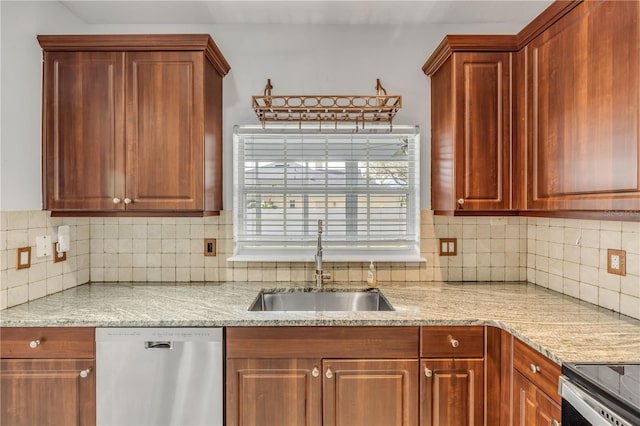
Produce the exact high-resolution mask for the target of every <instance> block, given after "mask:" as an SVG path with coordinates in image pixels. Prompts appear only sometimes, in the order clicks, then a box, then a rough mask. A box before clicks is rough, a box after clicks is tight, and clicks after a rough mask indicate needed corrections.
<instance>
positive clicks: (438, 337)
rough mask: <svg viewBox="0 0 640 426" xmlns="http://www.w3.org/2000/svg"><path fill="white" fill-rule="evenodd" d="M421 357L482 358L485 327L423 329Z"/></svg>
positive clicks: (421, 333)
mask: <svg viewBox="0 0 640 426" xmlns="http://www.w3.org/2000/svg"><path fill="white" fill-rule="evenodd" d="M420 335H421V336H420V337H421V339H420V356H421V357H429V358H451V357H454V358H455V357H465V358H482V357H483V356H484V327H446V326H445V327H422V328H421V331H420Z"/></svg>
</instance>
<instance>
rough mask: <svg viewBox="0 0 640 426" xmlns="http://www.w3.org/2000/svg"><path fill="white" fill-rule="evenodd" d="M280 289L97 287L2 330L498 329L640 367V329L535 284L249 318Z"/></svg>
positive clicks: (28, 312) (550, 351) (450, 290)
mask: <svg viewBox="0 0 640 426" xmlns="http://www.w3.org/2000/svg"><path fill="white" fill-rule="evenodd" d="M288 284H289V283H287V287H291V286H290V285H288ZM276 287H284V285H278V283H235V282H228V283H215V284H214V283H208V284H194V283H185V284H173V283H172V284H171V285H167V284H166V283H164V284H162V283H157V284H151V283H149V284H146V283H144V284H133V285H132V284H102V283H93V284H90V285H89V284H86V285H82V286H79V287H76V288H73V289H70V290H66V291H63V292H61V293H56V294H53V295H50V296H47V297H44V298H42V299H38V300H35V301H33V302H29V303H25V304H23V305H19V306H15V307H12V308H9V309H7V310H3V311H0V326H2V327H54V326H58V327H60V326H67V327H72V326H87V327H216V326H318V325H323V326H388V325H393V326H403V325H404V326H407V325H491V326H497V327H500V328H502V329H504V330H507V331H509V332H511V333H512V334H513V335H514V336H516V337H518V338H519V339H521V340H523V341H524V342H526V343H528V344H529V345H530V346H532V347H533V348H534V349H537V350H538V351H540V352H541V353H543V354H545V355H547V356H548V357H550V358H551V359H553V360H554V361H555V362H557V363H559V364H560V363H562V362H563V361H566V362H577V361H583V362H585V361H617V362H622V361H640V321H639V320H636V319H633V318H630V317H627V316H624V315H619V314H617V313H614V312H612V311H609V310H606V309H602V308H598V307H597V306H595V305H591V304H589V303H586V302H582V301H579V300H577V299H574V298H571V297H569V296H565V295H562V294H559V293H556V292H554V291H550V290H546V289H544V288H542V287H539V286H535V285H533V284H526V283H438V282H435V283H434V282H429V283H404V284H397V283H394V284H390V285H382V284H381V285H380V286H379V288H380V289H381V290H382V292H383V294H384V296H385V297H386V298H387V299H388V300H389V301H390V302H391V304H392V305H393V307H394V308H395V311H392V312H249V311H248V310H247V308H248V307H249V305H250V304H251V302H252V301H253V300H254V299H255V297H256V295H257V293H258V291H259V290H260V289H261V288H276ZM298 287H302V285H300V286H298ZM327 287H331V288H336V289H345V288H365V287H366V286H365V285H363V286H360V287H357V286H353V285H348V286H347V285H343V286H341V285H331V286H327Z"/></svg>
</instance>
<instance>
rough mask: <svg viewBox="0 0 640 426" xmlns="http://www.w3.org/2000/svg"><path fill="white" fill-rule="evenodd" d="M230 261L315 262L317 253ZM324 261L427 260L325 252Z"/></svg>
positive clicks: (243, 256)
mask: <svg viewBox="0 0 640 426" xmlns="http://www.w3.org/2000/svg"><path fill="white" fill-rule="evenodd" d="M227 261H228V262H315V255H309V254H305V253H301V254H285V253H280V254H236V255H233V256H231V257H230V258H228V259H227ZM322 261H323V262H331V263H338V262H370V261H374V262H377V263H380V262H384V263H391V262H400V263H421V262H426V261H427V260H426V259H425V258H424V257H421V256H419V255H411V254H366V253H353V254H345V253H340V254H335V255H331V254H329V253H325V254H324V255H323V257H322Z"/></svg>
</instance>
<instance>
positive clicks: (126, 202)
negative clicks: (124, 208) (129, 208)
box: [124, 198, 133, 204]
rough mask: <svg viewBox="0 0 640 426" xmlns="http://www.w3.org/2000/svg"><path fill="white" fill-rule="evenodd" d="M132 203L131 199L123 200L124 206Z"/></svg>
mask: <svg viewBox="0 0 640 426" xmlns="http://www.w3.org/2000/svg"><path fill="white" fill-rule="evenodd" d="M132 202H133V201H132V200H131V198H125V199H124V203H125V204H131V203H132Z"/></svg>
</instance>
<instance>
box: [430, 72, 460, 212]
mask: <svg viewBox="0 0 640 426" xmlns="http://www.w3.org/2000/svg"><path fill="white" fill-rule="evenodd" d="M452 72H453V69H452V61H451V59H448V60H447V61H446V62H445V63H444V64H443V65H442V66H441V67H440V68H439V69H438V72H437V73H435V74H433V75H431V208H432V209H433V210H445V211H446V210H453V206H454V203H455V187H454V164H453V160H454V151H453V148H454V132H453V123H454V121H453V120H454V117H453V114H454V110H453V75H452Z"/></svg>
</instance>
